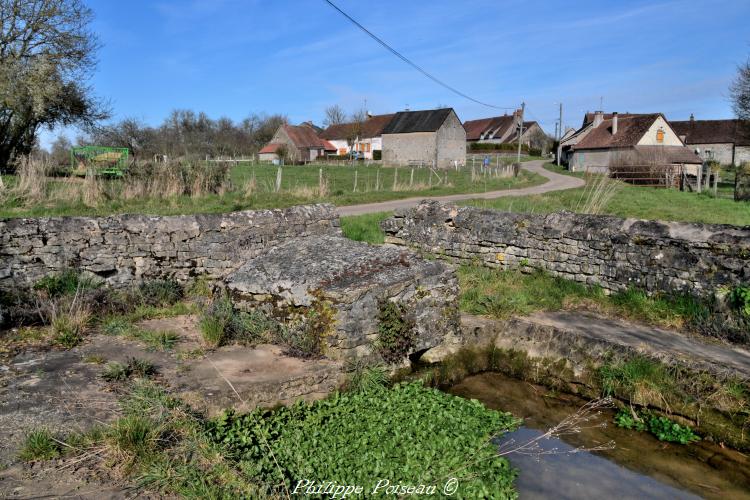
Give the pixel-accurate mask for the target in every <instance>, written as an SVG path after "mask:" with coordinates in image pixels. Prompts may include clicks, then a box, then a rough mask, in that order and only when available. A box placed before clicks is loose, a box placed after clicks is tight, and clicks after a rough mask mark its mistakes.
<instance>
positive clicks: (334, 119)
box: [323, 104, 346, 127]
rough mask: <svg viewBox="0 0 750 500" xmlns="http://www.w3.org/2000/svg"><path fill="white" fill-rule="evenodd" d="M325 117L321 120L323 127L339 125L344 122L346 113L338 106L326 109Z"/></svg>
mask: <svg viewBox="0 0 750 500" xmlns="http://www.w3.org/2000/svg"><path fill="white" fill-rule="evenodd" d="M325 113H326V117H325V118H324V119H323V126H324V127H330V126H331V125H340V124H342V123H345V122H346V113H344V110H343V109H342V108H341V106H339V105H338V104H334V105H333V106H328V107H327V108H326V111H325Z"/></svg>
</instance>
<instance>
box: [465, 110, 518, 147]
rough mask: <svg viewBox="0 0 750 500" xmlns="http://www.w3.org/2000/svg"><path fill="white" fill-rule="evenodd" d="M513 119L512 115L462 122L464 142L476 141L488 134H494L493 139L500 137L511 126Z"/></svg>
mask: <svg viewBox="0 0 750 500" xmlns="http://www.w3.org/2000/svg"><path fill="white" fill-rule="evenodd" d="M514 118H515V116H514V115H504V116H493V117H491V118H481V119H479V120H469V121H467V122H464V129H466V140H467V141H476V140H479V139H481V137H482V135H486V134H488V133H490V132H494V136H495V137H502V136H503V135H505V133H506V132H507V131H508V128H510V127H512V126H513V123H514Z"/></svg>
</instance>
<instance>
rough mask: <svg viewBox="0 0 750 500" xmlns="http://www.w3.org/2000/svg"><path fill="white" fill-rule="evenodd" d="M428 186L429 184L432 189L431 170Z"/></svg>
mask: <svg viewBox="0 0 750 500" xmlns="http://www.w3.org/2000/svg"><path fill="white" fill-rule="evenodd" d="M429 184H430V187H432V169H430V182H429Z"/></svg>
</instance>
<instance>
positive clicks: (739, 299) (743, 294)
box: [727, 285, 750, 317]
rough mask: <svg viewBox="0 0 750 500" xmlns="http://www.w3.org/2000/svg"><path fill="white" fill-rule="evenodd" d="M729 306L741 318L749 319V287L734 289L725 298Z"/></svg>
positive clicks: (741, 286)
mask: <svg viewBox="0 0 750 500" xmlns="http://www.w3.org/2000/svg"><path fill="white" fill-rule="evenodd" d="M727 298H728V299H729V304H730V305H731V306H732V307H733V308H734V309H736V310H737V311H739V313H740V314H742V315H743V316H747V317H750V285H740V286H736V287H734V288H733V289H732V290H731V291H730V292H729V295H728V296H727Z"/></svg>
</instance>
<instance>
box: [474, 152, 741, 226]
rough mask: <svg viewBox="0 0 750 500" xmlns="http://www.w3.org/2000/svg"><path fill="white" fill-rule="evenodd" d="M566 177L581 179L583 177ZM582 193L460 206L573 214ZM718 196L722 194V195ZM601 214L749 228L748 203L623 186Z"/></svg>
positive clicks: (680, 192)
mask: <svg viewBox="0 0 750 500" xmlns="http://www.w3.org/2000/svg"><path fill="white" fill-rule="evenodd" d="M547 168H549V169H550V170H553V171H556V172H560V173H566V174H567V173H568V172H567V171H564V170H558V169H557V168H556V167H554V166H551V165H549V166H547ZM568 175H576V176H578V177H583V174H568ZM724 189H725V190H726V189H727V188H724ZM586 193H587V192H586V191H585V189H584V188H579V189H571V190H567V191H558V192H554V193H547V194H543V195H534V196H508V197H505V198H497V199H494V200H471V201H467V202H464V204H467V205H473V206H478V207H485V208H493V209H497V210H502V211H507V212H526V213H550V212H559V211H561V210H569V211H571V212H576V211H579V210H580V207H581V206H583V205H584V204H585V201H586V197H587V194H586ZM722 194H725V195H726V193H722ZM602 212H603V213H605V214H609V215H616V216H618V217H634V218H638V219H658V220H667V221H686V222H705V223H710V224H734V225H739V226H744V225H750V203H748V202H735V201H734V200H732V199H730V198H728V197H716V198H714V197H713V196H711V195H709V194H697V193H690V192H682V191H677V190H674V189H659V188H650V187H639V186H631V185H628V184H624V183H623V184H621V185H620V186H619V187H618V189H617V191H616V192H615V195H614V196H613V197H612V199H611V200H610V201H609V203H607V204H606V205H605V206H604V208H603V211H602Z"/></svg>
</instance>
